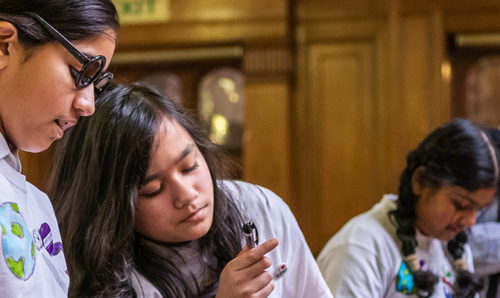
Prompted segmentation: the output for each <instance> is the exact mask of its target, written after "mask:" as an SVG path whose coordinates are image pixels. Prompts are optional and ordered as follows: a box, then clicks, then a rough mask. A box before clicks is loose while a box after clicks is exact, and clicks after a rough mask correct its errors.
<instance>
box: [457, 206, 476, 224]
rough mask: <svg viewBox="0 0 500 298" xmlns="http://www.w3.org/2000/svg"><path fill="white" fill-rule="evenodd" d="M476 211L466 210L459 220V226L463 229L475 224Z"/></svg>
mask: <svg viewBox="0 0 500 298" xmlns="http://www.w3.org/2000/svg"><path fill="white" fill-rule="evenodd" d="M476 217H477V210H476V209H472V210H467V211H465V212H464V213H463V214H462V216H461V218H460V225H461V226H462V227H464V228H470V227H472V226H473V225H475V224H476Z"/></svg>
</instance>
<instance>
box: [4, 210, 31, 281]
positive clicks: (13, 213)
mask: <svg viewBox="0 0 500 298" xmlns="http://www.w3.org/2000/svg"><path fill="white" fill-rule="evenodd" d="M0 227H1V228H2V250H3V251H2V253H3V257H4V260H5V262H6V263H7V267H8V268H9V269H10V271H11V272H12V273H13V274H14V275H15V276H16V277H18V278H20V279H22V280H27V279H28V278H30V276H31V275H32V274H33V271H34V269H35V245H34V243H33V237H32V236H31V233H30V232H29V230H28V227H27V226H26V222H25V221H24V218H23V216H22V215H21V213H20V212H19V207H18V205H17V204H15V203H11V202H7V203H3V204H2V205H0Z"/></svg>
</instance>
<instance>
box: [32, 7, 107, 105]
mask: <svg viewBox="0 0 500 298" xmlns="http://www.w3.org/2000/svg"><path fill="white" fill-rule="evenodd" d="M23 14H24V15H28V16H30V17H32V18H33V19H35V20H36V21H37V22H38V23H40V25H42V27H44V28H45V29H46V30H47V31H48V32H49V33H50V35H51V36H52V37H53V38H55V39H56V40H57V41H58V42H59V43H60V44H61V45H62V46H63V47H64V48H65V49H66V50H67V51H68V52H70V54H71V55H73V57H75V58H76V59H77V60H78V62H80V63H81V64H82V68H81V69H80V70H76V69H75V73H76V74H77V75H76V76H74V80H75V87H76V88H77V89H83V88H86V87H88V86H90V85H91V84H94V97H95V98H97V97H98V96H99V95H100V94H101V93H102V92H103V91H104V90H105V89H106V88H107V87H108V86H109V85H110V83H111V81H112V80H113V74H112V73H111V72H103V69H104V66H105V65H106V57H104V56H102V55H97V56H91V57H88V56H87V55H85V54H84V53H82V52H80V50H78V49H77V48H76V47H75V46H74V45H73V44H72V43H71V42H70V41H69V40H68V39H67V38H66V37H65V36H64V35H62V33H61V32H59V31H58V30H57V29H56V28H54V27H53V26H52V25H50V24H49V23H48V22H47V21H45V19H43V18H42V17H41V16H39V15H37V14H36V13H33V12H24V13H23ZM98 60H100V61H101V63H100V65H99V69H98V71H97V72H96V73H95V75H94V76H93V77H92V78H91V79H90V80H89V81H88V82H82V81H83V80H82V79H83V77H84V76H83V75H82V74H83V73H84V71H85V70H86V69H87V68H88V67H89V66H90V65H92V63H94V62H95V61H98ZM103 79H109V81H108V82H107V83H106V85H104V86H103V87H102V88H97V85H98V83H99V82H101V81H102V80H103Z"/></svg>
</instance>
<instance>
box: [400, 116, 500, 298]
mask: <svg viewBox="0 0 500 298" xmlns="http://www.w3.org/2000/svg"><path fill="white" fill-rule="evenodd" d="M497 155H498V154H497V152H496V150H495V149H494V146H492V142H491V141H490V140H489V139H488V137H487V134H486V133H485V132H484V131H483V129H481V128H480V127H478V126H477V125H474V124H473V123H471V122H470V121H468V120H465V119H455V120H453V121H451V122H449V123H447V124H444V125H443V126H441V127H439V128H437V129H436V130H434V131H433V132H432V133H431V134H429V135H428V136H427V137H426V138H425V139H424V140H423V141H422V142H421V143H420V145H419V146H418V147H417V148H416V149H415V150H413V151H411V152H410V153H409V154H408V157H407V165H406V168H405V170H404V171H403V173H402V175H401V181H400V186H399V198H398V201H397V209H396V210H395V211H393V212H392V213H391V215H393V216H394V218H395V220H396V222H397V226H398V227H397V231H396V233H397V236H398V238H399V239H400V240H401V243H402V253H403V256H404V257H405V258H407V257H409V256H411V255H414V254H415V248H416V247H417V245H418V243H417V240H416V238H415V223H416V218H417V214H416V211H415V206H416V202H417V199H418V197H417V196H416V195H415V194H414V192H413V190H412V184H411V181H412V176H413V174H414V173H415V171H416V170H417V169H419V168H422V167H423V168H424V171H423V173H422V175H421V176H420V177H419V178H420V179H421V180H420V183H422V184H423V185H425V186H427V187H432V188H434V189H438V188H440V187H442V186H445V185H455V186H461V187H463V188H465V189H467V190H469V191H475V190H478V189H481V188H489V187H495V188H497V187H498V164H497V160H498V157H497ZM466 242H467V235H466V234H465V231H462V232H460V233H459V234H458V235H457V236H456V237H455V238H454V239H452V240H451V241H449V242H448V245H447V248H448V251H449V252H450V254H451V255H452V256H453V257H454V258H455V259H456V260H458V259H460V258H462V256H463V250H464V248H463V247H464V244H465V243H466ZM410 267H411V266H410ZM412 271H413V272H412V273H413V276H414V281H415V287H416V289H417V293H418V294H419V295H421V296H427V295H428V296H430V295H432V293H433V291H434V286H435V284H436V282H437V281H438V277H437V276H436V275H434V274H433V273H432V272H429V271H425V272H424V271H421V270H420V269H419V268H413V269H412ZM480 288H481V285H480V283H479V281H478V280H477V279H476V278H475V277H474V276H473V275H472V274H471V273H470V272H469V271H467V270H458V271H457V277H456V282H455V294H454V295H455V296H454V297H473V295H474V294H475V293H476V292H477V291H479V290H480Z"/></svg>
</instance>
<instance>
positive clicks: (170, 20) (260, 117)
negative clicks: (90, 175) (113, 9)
mask: <svg viewBox="0 0 500 298" xmlns="http://www.w3.org/2000/svg"><path fill="white" fill-rule="evenodd" d="M114 2H115V4H116V5H117V7H118V8H119V11H120V16H121V20H122V29H121V32H120V33H119V42H118V46H117V50H116V54H115V56H114V58H113V60H112V62H111V65H110V70H111V71H112V72H114V74H115V78H116V79H117V80H118V81H121V82H125V83H128V82H132V81H144V82H147V83H149V84H152V85H154V86H156V87H157V88H158V89H160V90H161V91H162V92H164V93H165V94H167V95H168V96H169V97H170V98H172V99H174V100H176V101H177V102H179V103H181V104H182V105H184V106H185V107H187V108H189V109H193V110H195V111H197V112H199V113H200V115H201V116H202V117H203V118H204V119H205V120H206V121H207V122H208V123H209V124H210V127H211V138H212V140H213V141H214V142H216V143H218V144H220V145H221V146H222V148H223V149H224V150H225V152H226V153H227V154H228V155H229V156H230V157H231V158H232V159H233V160H234V161H235V162H237V163H238V164H239V165H241V171H240V173H239V174H238V175H239V177H240V178H241V179H244V180H246V181H249V182H253V183H257V184H260V185H263V186H265V187H267V188H269V189H271V190H273V191H274V192H276V193H277V194H278V195H280V196H281V197H282V198H283V199H284V200H285V201H286V202H287V203H288V204H289V205H290V207H291V209H292V211H293V212H294V213H295V216H296V217H297V220H298V222H299V224H300V225H301V227H302V229H303V232H304V234H305V236H306V239H307V241H308V242H309V245H310V247H311V250H312V251H313V253H314V254H315V255H316V254H317V253H318V252H319V251H320V249H321V248H322V247H323V245H324V244H325V243H326V241H327V240H328V239H329V238H330V237H331V236H332V235H333V234H334V233H335V232H336V231H337V230H338V229H339V228H340V227H341V226H342V225H343V224H344V223H345V222H346V221H347V220H349V219H350V218H351V217H353V216H354V215H356V214H358V213H360V212H363V211H365V210H367V209H369V208H370V207H371V206H372V205H373V204H374V203H376V202H377V201H379V200H380V198H381V196H382V195H383V194H384V193H390V192H392V193H396V192H397V187H398V180H399V174H400V172H401V171H402V169H403V168H404V165H405V158H406V154H407V153H408V151H409V150H411V149H412V148H414V147H415V146H416V145H417V144H418V142H419V141H420V140H421V139H422V138H423V137H424V136H425V135H426V134H427V133H429V132H430V131H431V130H432V129H433V128H435V127H436V126H439V125H440V124H442V123H444V122H446V121H448V120H450V119H452V118H454V117H465V118H469V119H471V120H473V121H475V122H478V123H482V124H485V125H490V126H498V125H499V124H500V97H499V96H500V2H499V1H498V0H494V1H493V0H475V1H469V0H440V1H439V0H418V1H415V0H115V1H114ZM55 146H57V142H56V143H55V144H54V145H53V146H52V147H51V149H50V150H48V151H46V152H43V153H40V154H27V153H21V158H22V160H23V161H22V162H23V166H24V169H23V172H24V173H25V174H26V175H27V179H28V180H29V181H31V182H32V183H33V184H35V185H37V186H39V187H40V188H41V189H43V190H47V177H48V174H49V170H50V165H51V161H52V157H53V154H54V153H53V152H54V148H55Z"/></svg>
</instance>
